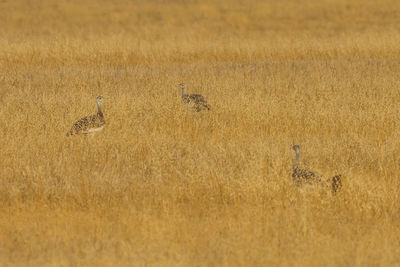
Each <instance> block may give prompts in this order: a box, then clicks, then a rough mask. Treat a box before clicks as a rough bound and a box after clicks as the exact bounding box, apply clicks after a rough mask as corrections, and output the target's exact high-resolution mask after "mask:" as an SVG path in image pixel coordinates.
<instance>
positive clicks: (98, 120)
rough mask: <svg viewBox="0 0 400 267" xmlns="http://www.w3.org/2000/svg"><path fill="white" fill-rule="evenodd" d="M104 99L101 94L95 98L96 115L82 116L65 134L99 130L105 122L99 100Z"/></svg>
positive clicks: (87, 132)
mask: <svg viewBox="0 0 400 267" xmlns="http://www.w3.org/2000/svg"><path fill="white" fill-rule="evenodd" d="M104 99H106V98H104V97H102V96H98V97H97V98H96V103H97V114H96V115H89V116H86V117H83V118H82V119H80V120H78V121H76V122H75V123H74V124H73V125H72V127H71V130H69V131H68V133H67V136H70V135H74V134H85V135H86V134H89V133H93V132H97V131H101V130H102V129H103V127H104V125H105V124H106V121H105V120H104V115H103V111H102V110H101V102H102V101H103V100H104Z"/></svg>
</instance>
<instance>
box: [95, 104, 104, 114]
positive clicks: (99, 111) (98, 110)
mask: <svg viewBox="0 0 400 267" xmlns="http://www.w3.org/2000/svg"><path fill="white" fill-rule="evenodd" d="M96 102H97V114H100V115H103V111H102V110H101V102H100V101H96Z"/></svg>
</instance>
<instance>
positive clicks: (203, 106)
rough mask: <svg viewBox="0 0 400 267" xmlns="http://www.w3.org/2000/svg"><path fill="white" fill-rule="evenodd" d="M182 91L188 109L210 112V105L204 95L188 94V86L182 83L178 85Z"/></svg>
mask: <svg viewBox="0 0 400 267" xmlns="http://www.w3.org/2000/svg"><path fill="white" fill-rule="evenodd" d="M177 86H178V87H180V88H181V89H182V101H183V103H184V104H185V105H187V106H188V107H190V108H192V109H194V110H195V111H197V112H199V111H202V110H210V105H209V104H208V103H207V101H206V99H205V98H204V97H203V96H202V95H198V94H186V84H184V83H180V84H178V85H177Z"/></svg>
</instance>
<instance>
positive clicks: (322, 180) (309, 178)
mask: <svg viewBox="0 0 400 267" xmlns="http://www.w3.org/2000/svg"><path fill="white" fill-rule="evenodd" d="M293 150H294V151H295V152H296V160H295V162H294V164H293V168H292V181H293V184H294V185H295V186H296V187H303V186H305V185H314V184H319V185H327V186H329V185H330V187H331V190H332V192H333V193H336V192H337V191H338V190H339V189H340V188H341V187H342V180H341V177H342V176H341V175H340V174H338V175H336V176H334V177H332V178H330V179H329V178H328V179H327V178H326V177H324V176H323V175H321V174H319V173H317V172H314V171H311V170H308V169H305V168H300V167H299V161H300V146H299V145H294V146H293Z"/></svg>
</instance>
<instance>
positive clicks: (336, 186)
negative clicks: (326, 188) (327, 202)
mask: <svg viewBox="0 0 400 267" xmlns="http://www.w3.org/2000/svg"><path fill="white" fill-rule="evenodd" d="M341 188H342V175H341V174H338V175H335V176H333V177H332V193H336V192H338V191H339V190H340V189H341Z"/></svg>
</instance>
